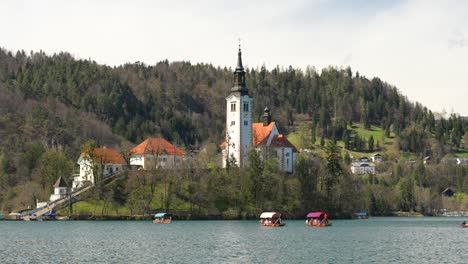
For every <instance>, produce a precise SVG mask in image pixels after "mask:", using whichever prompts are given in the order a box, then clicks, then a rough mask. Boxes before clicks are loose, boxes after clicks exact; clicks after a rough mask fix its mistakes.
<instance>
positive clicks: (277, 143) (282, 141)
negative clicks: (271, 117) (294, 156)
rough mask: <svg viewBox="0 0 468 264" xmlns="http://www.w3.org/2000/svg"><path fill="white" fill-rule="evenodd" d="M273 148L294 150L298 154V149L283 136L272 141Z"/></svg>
mask: <svg viewBox="0 0 468 264" xmlns="http://www.w3.org/2000/svg"><path fill="white" fill-rule="evenodd" d="M271 146H272V147H281V148H292V149H293V151H295V152H298V151H297V149H296V147H295V146H294V145H293V144H292V143H291V142H289V140H288V139H287V138H286V137H285V136H284V135H283V134H279V135H276V136H275V137H274V138H273V140H272V141H271Z"/></svg>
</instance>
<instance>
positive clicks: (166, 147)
mask: <svg viewBox="0 0 468 264" xmlns="http://www.w3.org/2000/svg"><path fill="white" fill-rule="evenodd" d="M185 155H186V154H185V152H184V151H182V150H180V149H178V148H177V147H176V146H174V145H172V144H171V143H169V142H168V141H167V140H165V139H163V138H154V137H150V138H148V139H146V140H145V141H143V142H142V143H141V144H139V145H138V146H136V147H134V148H133V149H132V150H131V152H130V165H131V166H138V167H141V168H142V169H144V170H152V169H157V168H164V169H171V168H176V167H177V166H179V165H180V164H181V162H182V161H183V160H184V158H185Z"/></svg>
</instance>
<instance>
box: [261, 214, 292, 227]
mask: <svg viewBox="0 0 468 264" xmlns="http://www.w3.org/2000/svg"><path fill="white" fill-rule="evenodd" d="M260 225H262V226H270V227H280V226H285V225H286V223H284V222H283V221H282V220H281V214H280V213H278V212H264V213H262V214H261V215H260Z"/></svg>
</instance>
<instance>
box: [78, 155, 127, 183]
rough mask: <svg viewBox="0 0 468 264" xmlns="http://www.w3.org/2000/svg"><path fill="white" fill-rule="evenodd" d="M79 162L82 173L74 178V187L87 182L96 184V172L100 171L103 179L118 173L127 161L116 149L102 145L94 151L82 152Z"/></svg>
mask: <svg viewBox="0 0 468 264" xmlns="http://www.w3.org/2000/svg"><path fill="white" fill-rule="evenodd" d="M77 164H78V165H79V166H80V173H79V175H77V176H75V177H74V178H73V184H72V188H73V189H76V188H79V187H81V186H83V184H84V183H86V182H89V183H91V184H94V183H95V178H96V177H95V176H96V175H94V173H99V174H100V175H101V176H102V179H104V178H107V177H109V176H111V175H113V174H115V173H118V172H120V171H122V170H123V169H124V167H125V166H126V164H127V162H126V161H125V159H124V158H123V157H122V155H120V154H119V153H118V152H117V151H116V150H115V149H112V148H107V147H102V148H95V149H93V152H92V153H85V152H83V153H81V155H80V157H79V158H78V162H77Z"/></svg>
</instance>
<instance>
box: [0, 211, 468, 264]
mask: <svg viewBox="0 0 468 264" xmlns="http://www.w3.org/2000/svg"><path fill="white" fill-rule="evenodd" d="M463 220H464V219H462V218H438V217H432V218H429V217H424V218H386V217H382V218H380V217H373V218H370V219H369V220H334V221H332V222H333V226H332V227H327V228H313V227H308V226H306V225H305V222H304V221H286V223H287V224H286V226H285V227H279V228H271V227H261V226H259V224H258V222H256V221H174V222H172V223H171V224H152V223H151V222H143V221H140V222H139V221H57V222H7V221H0V261H1V262H2V263H25V262H27V263H31V262H32V263H96V262H101V263H468V228H465V229H463V228H461V227H460V223H461V222H462V221H463Z"/></svg>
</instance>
